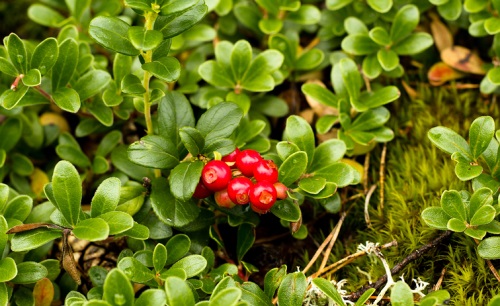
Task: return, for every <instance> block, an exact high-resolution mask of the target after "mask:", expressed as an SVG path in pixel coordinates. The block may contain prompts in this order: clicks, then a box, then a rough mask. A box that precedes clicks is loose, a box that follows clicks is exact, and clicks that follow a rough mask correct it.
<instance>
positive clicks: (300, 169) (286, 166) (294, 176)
mask: <svg viewBox="0 0 500 306" xmlns="http://www.w3.org/2000/svg"><path fill="white" fill-rule="evenodd" d="M306 168H307V154H306V152H304V151H299V152H295V153H293V154H291V155H290V156H288V157H287V159H285V160H284V161H283V163H282V164H281V166H280V167H279V169H278V178H279V181H280V182H282V183H283V184H285V185H286V186H289V185H291V184H293V183H294V182H295V181H296V180H298V179H299V178H300V177H301V176H302V174H304V172H305V171H306Z"/></svg>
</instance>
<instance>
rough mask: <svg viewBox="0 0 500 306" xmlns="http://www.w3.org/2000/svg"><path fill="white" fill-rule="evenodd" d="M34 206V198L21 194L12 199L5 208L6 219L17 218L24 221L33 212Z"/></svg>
mask: <svg viewBox="0 0 500 306" xmlns="http://www.w3.org/2000/svg"><path fill="white" fill-rule="evenodd" d="M32 208H33V199H32V198H31V197H29V196H27V195H19V196H16V197H15V198H13V199H12V200H10V201H9V202H8V203H7V205H5V208H4V210H3V213H2V214H3V216H4V218H6V219H9V218H11V219H17V220H19V221H24V220H26V218H27V217H28V216H29V214H30V213H31V209H32Z"/></svg>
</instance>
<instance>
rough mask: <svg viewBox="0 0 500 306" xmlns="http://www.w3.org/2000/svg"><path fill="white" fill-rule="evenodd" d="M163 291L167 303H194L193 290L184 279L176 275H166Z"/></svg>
mask: <svg viewBox="0 0 500 306" xmlns="http://www.w3.org/2000/svg"><path fill="white" fill-rule="evenodd" d="M165 292H166V295H167V299H166V302H167V305H186V306H193V305H194V304H195V300H194V296H193V292H192V291H191V288H190V287H189V286H188V284H187V283H186V281H184V280H183V279H181V278H178V277H175V276H174V277H167V279H166V280H165Z"/></svg>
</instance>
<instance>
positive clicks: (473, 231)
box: [464, 228, 486, 240]
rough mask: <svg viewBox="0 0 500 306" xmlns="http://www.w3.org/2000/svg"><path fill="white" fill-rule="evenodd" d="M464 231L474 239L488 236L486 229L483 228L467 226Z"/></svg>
mask: <svg viewBox="0 0 500 306" xmlns="http://www.w3.org/2000/svg"><path fill="white" fill-rule="evenodd" d="M464 233H465V234H466V235H467V236H470V237H472V238H474V239H478V240H482V239H483V238H484V236H486V231H485V230H481V229H472V228H467V229H466V230H465V231H464Z"/></svg>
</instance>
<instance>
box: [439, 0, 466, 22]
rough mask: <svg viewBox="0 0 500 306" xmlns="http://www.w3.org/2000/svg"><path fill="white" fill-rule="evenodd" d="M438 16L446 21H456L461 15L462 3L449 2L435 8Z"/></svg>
mask: <svg viewBox="0 0 500 306" xmlns="http://www.w3.org/2000/svg"><path fill="white" fill-rule="evenodd" d="M437 9H438V12H439V15H441V16H442V17H443V18H444V19H446V20H450V21H451V20H457V19H458V17H460V14H461V13H462V1H460V0H449V1H446V2H445V3H444V4H443V5H439V6H438V7H437Z"/></svg>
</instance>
